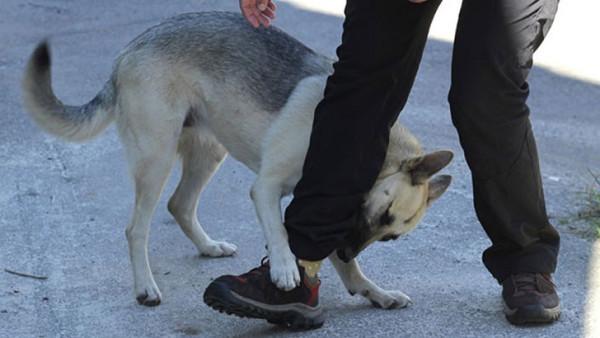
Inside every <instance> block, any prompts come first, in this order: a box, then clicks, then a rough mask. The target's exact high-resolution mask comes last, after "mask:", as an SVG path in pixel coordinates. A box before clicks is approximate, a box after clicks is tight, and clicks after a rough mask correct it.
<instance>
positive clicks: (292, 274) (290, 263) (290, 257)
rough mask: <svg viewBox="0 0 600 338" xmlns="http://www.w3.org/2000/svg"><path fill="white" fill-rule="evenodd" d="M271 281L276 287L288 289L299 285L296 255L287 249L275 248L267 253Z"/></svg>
mask: <svg viewBox="0 0 600 338" xmlns="http://www.w3.org/2000/svg"><path fill="white" fill-rule="evenodd" d="M269 265H270V273H271V281H272V282H273V284H275V285H276V286H277V287H278V288H280V289H282V290H285V291H289V290H292V289H294V288H296V287H297V286H299V285H300V272H299V271H298V266H297V265H296V257H295V256H294V254H293V253H292V252H291V251H290V250H289V249H288V250H287V252H286V251H285V250H281V251H279V250H277V251H273V252H271V254H270V255H269Z"/></svg>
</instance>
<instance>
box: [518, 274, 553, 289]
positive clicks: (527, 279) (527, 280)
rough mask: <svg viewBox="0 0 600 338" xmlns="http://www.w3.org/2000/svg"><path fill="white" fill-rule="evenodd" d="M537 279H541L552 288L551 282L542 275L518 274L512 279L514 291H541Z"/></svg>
mask: <svg viewBox="0 0 600 338" xmlns="http://www.w3.org/2000/svg"><path fill="white" fill-rule="evenodd" d="M538 276H539V277H538ZM537 278H543V279H544V282H547V283H549V284H550V285H551V286H552V287H554V283H553V282H552V280H551V279H550V278H548V277H546V276H544V275H542V274H520V275H516V276H514V277H513V282H514V285H515V289H516V290H518V291H542V290H539V287H538V280H537Z"/></svg>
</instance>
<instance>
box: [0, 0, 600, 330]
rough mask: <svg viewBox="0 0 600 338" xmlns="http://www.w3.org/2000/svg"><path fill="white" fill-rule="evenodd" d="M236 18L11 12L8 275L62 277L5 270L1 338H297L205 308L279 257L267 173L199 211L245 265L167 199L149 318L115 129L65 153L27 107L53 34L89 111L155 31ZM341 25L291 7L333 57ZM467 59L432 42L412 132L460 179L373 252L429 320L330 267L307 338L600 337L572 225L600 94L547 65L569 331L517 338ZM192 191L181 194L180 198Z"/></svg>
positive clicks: (224, 186) (33, 4) (6, 97)
mask: <svg viewBox="0 0 600 338" xmlns="http://www.w3.org/2000/svg"><path fill="white" fill-rule="evenodd" d="M296 2H298V1H296ZM309 2H310V1H309ZM313 2H314V1H313ZM235 3H236V2H235V1H233V0H231V1H226V2H225V1H217V0H214V1H188V0H185V1H184V0H173V1H169V2H165V1H158V0H131V1H116V0H107V1H91V0H81V1H77V2H75V1H70V0H45V1H44V0H32V1H20V0H4V1H3V2H2V10H1V11H0V32H1V33H0V46H2V47H0V125H1V126H2V127H1V128H0V140H1V141H0V173H1V174H0V186H1V187H2V189H1V191H0V206H1V207H0V269H12V270H18V271H22V272H28V273H34V274H39V275H44V276H47V277H48V279H47V280H45V281H39V280H32V279H28V278H23V277H17V276H13V275H10V274H7V273H4V272H3V271H2V270H0V336H1V337H17V336H53V337H54V336H61V337H62V336H65V337H82V336H84V337H87V336H100V337H141V336H148V337H164V336H192V335H199V336H207V337H208V336H219V337H229V336H252V335H254V336H259V335H269V336H270V335H273V336H285V335H288V333H287V332H285V331H281V330H280V329H277V328H273V327H271V326H269V325H267V324H266V323H264V322H262V321H254V320H242V319H238V318H234V317H229V316H224V315H221V314H219V313H216V312H214V311H212V310H210V309H209V308H208V307H206V306H205V305H204V304H203V303H202V301H201V295H202V292H203V290H204V288H205V287H206V285H207V284H208V283H209V282H210V280H211V279H212V278H214V277H216V276H219V275H221V274H223V273H230V272H242V271H245V270H247V269H248V268H250V267H252V266H255V265H256V264H257V263H258V262H259V260H260V258H261V256H262V255H263V254H264V250H263V243H264V241H263V237H262V234H261V232H260V230H259V225H258V224H257V222H256V218H255V215H254V211H253V209H252V205H251V203H250V200H249V199H248V189H249V186H250V184H251V182H252V179H253V175H252V174H251V173H250V172H249V171H248V170H247V169H245V168H244V167H243V166H242V165H240V164H239V163H237V162H235V161H234V160H231V159H228V160H227V162H226V163H225V165H224V166H223V167H222V169H221V171H220V172H219V173H218V174H217V176H216V177H215V178H214V181H213V182H212V183H211V185H210V186H209V187H208V189H207V191H206V192H205V194H204V197H203V199H202V204H201V207H200V211H199V214H200V218H201V220H202V221H203V223H204V226H205V228H206V229H207V231H208V232H209V233H210V234H211V235H212V236H213V237H214V238H217V239H228V240H230V241H232V242H235V243H236V244H237V245H238V246H239V255H238V256H237V257H234V258H224V259H204V258H198V257H197V256H196V254H195V251H194V250H195V249H194V247H193V245H192V244H191V243H190V242H189V241H188V240H187V239H186V238H185V237H184V236H183V234H182V233H181V231H180V230H179V228H178V227H177V225H176V224H175V223H174V221H173V220H172V218H171V216H170V215H169V214H168V213H167V211H166V208H165V200H166V197H165V198H163V199H162V202H161V204H160V205H159V208H158V211H157V213H156V215H155V218H154V222H153V228H152V235H151V242H150V257H151V264H152V267H153V270H154V274H155V278H156V280H157V283H158V284H159V286H160V287H161V290H162V292H163V296H164V302H163V304H162V305H161V306H160V307H158V308H152V309H149V308H143V307H140V306H138V305H136V303H135V301H134V298H133V294H132V279H131V272H130V268H129V262H128V254H127V245H126V241H125V237H124V231H123V230H124V226H125V224H126V223H127V220H128V217H129V214H130V209H131V205H132V192H131V185H130V183H129V180H128V177H127V173H126V168H125V163H124V160H123V156H122V153H121V148H120V145H119V143H118V141H117V138H116V135H115V132H114V130H113V129H110V130H109V131H108V132H107V133H105V134H104V135H103V136H102V137H100V138H98V139H97V140H94V141H92V142H90V143H87V144H84V145H72V144H65V143H63V142H61V141H58V140H56V139H54V138H52V137H48V136H46V135H44V134H42V133H41V132H40V131H39V130H38V129H37V128H36V127H35V126H33V124H32V123H31V121H30V120H29V119H28V118H27V116H26V115H25V114H24V112H23V110H22V108H21V106H20V93H19V80H20V77H21V73H22V69H23V66H24V61H25V59H26V57H27V56H28V54H29V53H30V51H31V50H32V48H33V46H34V45H35V43H36V42H38V41H39V40H40V39H42V38H43V37H46V36H50V37H51V42H52V47H53V53H54V56H55V58H54V60H55V64H54V75H55V78H54V85H55V88H56V91H57V93H58V95H59V96H60V97H61V98H62V99H63V100H64V101H66V102H71V103H83V102H84V101H86V100H88V99H89V98H91V97H92V96H93V95H94V94H95V93H96V91H97V90H98V89H99V88H100V86H101V85H102V84H103V82H104V81H105V79H106V78H107V76H108V74H109V72H110V67H111V63H112V59H113V58H114V57H115V55H116V54H117V52H118V51H119V50H120V48H121V47H122V46H124V44H125V43H126V42H127V41H129V40H130V39H131V38H133V37H134V36H135V35H137V34H139V33H140V32H141V31H143V30H144V29H145V28H147V27H148V26H150V25H152V24H155V23H157V22H159V21H160V20H161V19H162V18H165V17H168V16H171V15H174V14H176V13H181V12H187V11H199V10H206V9H229V10H235V9H236V7H235ZM341 22H342V19H341V17H340V16H336V15H333V14H324V12H316V11H312V10H310V9H307V8H306V7H297V6H296V5H292V4H289V3H283V2H281V3H280V11H279V18H278V21H277V24H278V25H279V26H281V27H283V28H284V29H286V30H287V31H289V32H290V33H292V35H294V36H296V37H298V38H299V39H300V40H302V41H304V42H306V43H307V44H308V45H310V46H311V47H313V48H315V49H316V50H318V51H320V52H323V53H326V54H328V55H333V52H334V49H335V46H336V44H337V43H338V41H339V35H340V30H341V27H340V26H341ZM306 23H308V24H306ZM562 33H563V34H562V36H565V34H564V32H562ZM559 35H561V34H559ZM551 38H552V35H551ZM450 53H451V45H450V44H449V43H448V42H444V41H441V40H435V39H432V40H431V41H430V43H429V45H428V48H427V52H426V56H425V59H424V61H423V64H422V68H421V71H420V75H419V79H418V81H417V83H416V86H415V90H414V93H413V95H412V97H411V100H410V103H409V105H408V106H407V108H406V110H405V112H404V113H403V114H402V117H401V119H402V120H403V121H404V123H405V124H406V125H408V126H409V127H410V128H411V129H412V130H413V132H414V133H415V134H416V135H418V137H419V138H420V139H421V140H422V142H423V143H424V144H425V145H426V147H427V148H429V149H437V148H451V149H454V150H455V151H456V153H457V154H459V155H458V156H457V158H456V160H455V162H454V163H453V165H452V166H451V167H450V168H449V169H448V172H450V173H451V174H452V175H453V176H454V177H455V181H454V183H453V185H452V187H451V189H450V191H449V192H448V193H447V194H446V195H445V196H444V197H443V198H442V199H441V200H440V201H439V202H437V203H436V205H435V206H434V207H433V208H432V210H431V211H430V213H429V214H428V216H427V217H426V219H425V220H424V222H423V224H422V225H421V226H420V227H419V228H418V229H417V230H416V231H414V232H413V233H411V234H410V235H409V236H407V237H406V238H404V239H402V240H400V241H397V242H395V243H389V244H388V243H386V244H382V245H378V246H376V247H373V248H370V249H369V250H367V251H366V252H365V253H364V254H363V255H362V256H361V257H360V260H361V262H362V263H363V266H364V270H365V271H366V273H367V274H368V275H369V276H370V277H371V278H372V279H373V280H375V281H377V282H379V283H380V284H381V285H382V286H384V287H386V288H396V289H401V290H403V291H404V292H406V293H407V294H409V295H410V296H411V297H412V299H413V300H414V305H413V306H411V307H410V308H408V309H403V310H391V311H385V310H379V309H374V308H371V307H370V305H369V304H368V303H367V302H365V301H364V300H362V299H359V298H356V297H350V296H349V295H348V294H347V293H346V292H345V291H344V290H343V288H342V285H341V283H340V282H339V280H338V278H337V276H336V275H334V274H333V270H332V268H331V267H330V266H329V265H327V266H326V267H325V269H324V272H323V288H322V303H323V304H324V306H325V308H326V309H327V312H328V320H327V323H326V325H325V326H324V327H323V328H322V329H321V330H318V331H313V332H308V333H305V334H299V333H294V334H293V336H300V335H303V336H326V335H327V336H349V337H353V336H356V337H359V336H367V335H370V336H417V337H427V336H434V337H437V336H448V337H467V336H472V337H481V336H499V337H522V336H528V337H542V336H544V337H545V336H548V337H549V336H554V337H575V336H583V335H586V329H585V326H584V322H585V320H586V318H588V319H593V317H592V316H593V314H592V313H591V310H590V309H591V308H592V306H588V308H587V309H588V310H587V311H586V301H587V299H588V298H589V297H588V296H587V295H588V288H589V287H588V280H589V279H590V278H591V276H589V274H588V271H594V270H597V267H595V266H589V262H590V257H591V256H592V248H593V243H592V241H591V240H588V239H584V238H582V237H581V236H580V235H578V233H579V232H580V231H581V230H582V229H583V228H584V225H582V224H578V223H567V224H561V223H564V222H561V221H560V220H561V219H564V218H565V217H568V216H569V215H571V214H572V213H573V212H574V211H575V210H576V209H577V208H578V207H579V206H580V205H581V201H580V198H581V196H580V195H579V192H580V191H581V190H582V189H583V188H585V186H586V185H587V184H589V183H590V181H591V178H590V176H589V175H588V173H587V169H588V168H589V169H592V170H598V169H600V142H599V138H598V130H599V129H600V87H599V86H597V85H594V84H592V82H582V81H579V80H575V79H574V77H572V76H569V75H564V74H563V75H559V74H557V73H553V72H551V71H548V70H547V69H546V68H536V69H535V71H534V72H533V74H532V77H531V87H532V96H531V107H532V110H533V120H534V125H535V132H536V134H537V136H538V143H539V148H540V153H541V156H542V168H543V175H544V182H545V184H546V194H547V200H548V210H549V213H550V214H551V216H552V217H553V220H554V223H555V224H557V226H558V228H559V231H560V232H561V234H562V236H563V247H562V251H561V256H560V267H559V270H558V272H557V275H556V280H557V282H558V284H559V285H560V287H561V295H562V298H563V308H564V310H563V317H562V319H561V320H560V322H558V323H557V324H555V325H553V326H550V327H545V328H524V329H517V328H513V327H511V326H509V325H508V324H506V323H505V321H504V319H503V316H502V313H501V306H500V304H501V302H500V298H499V291H500V289H499V287H498V286H497V285H496V284H495V282H494V281H493V280H492V279H491V278H490V277H489V276H488V274H487V272H486V271H485V270H484V268H483V266H482V264H481V263H480V255H481V252H482V250H483V249H484V248H485V247H486V246H487V245H488V244H489V243H488V240H487V238H486V237H485V234H484V232H483V231H482V229H481V228H480V227H479V225H478V224H477V222H476V219H475V216H474V213H473V211H472V207H471V204H472V196H471V192H470V191H471V188H470V182H469V178H468V171H467V168H466V166H465V163H464V160H463V158H462V156H461V155H460V154H461V152H460V148H459V146H458V143H457V137H456V133H455V131H454V129H453V128H452V125H451V122H450V118H449V114H448V105H447V103H446V101H445V97H446V93H447V90H448V86H449V56H450ZM175 176H176V175H174V177H173V179H172V180H171V182H170V184H169V186H168V188H167V191H168V192H170V191H172V189H173V188H174V184H175V182H176V181H175V179H176V177H175ZM587 335H590V336H591V335H592V333H591V332H590V331H588V332H587Z"/></svg>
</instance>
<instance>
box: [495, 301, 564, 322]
mask: <svg viewBox="0 0 600 338" xmlns="http://www.w3.org/2000/svg"><path fill="white" fill-rule="evenodd" d="M504 315H505V316H506V319H507V320H508V321H509V322H510V323H511V324H513V325H535V324H550V323H553V322H555V321H556V320H558V318H560V306H556V307H554V308H549V309H548V308H545V307H544V306H543V305H541V304H537V305H528V306H523V307H519V308H516V309H511V308H509V307H508V306H507V305H506V303H504Z"/></svg>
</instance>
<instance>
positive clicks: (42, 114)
mask: <svg viewBox="0 0 600 338" xmlns="http://www.w3.org/2000/svg"><path fill="white" fill-rule="evenodd" d="M51 82H52V78H51V72H50V53H49V50H48V43H47V42H46V41H44V42H42V43H40V44H39V45H38V46H37V47H36V49H35V51H34V52H33V54H32V55H31V58H30V59H29V62H28V63H27V68H26V69H25V77H24V78H23V101H24V105H25V109H26V110H27V111H28V112H29V114H30V115H31V117H32V118H33V120H34V121H35V122H36V123H37V124H38V125H39V126H40V127H41V128H42V129H44V130H45V131H47V132H48V133H50V134H53V135H56V136H59V137H62V138H64V139H66V140H68V141H73V142H81V141H85V140H88V139H90V138H92V137H94V136H96V135H98V134H99V133H100V132H102V131H103V130H104V129H106V127H107V126H108V125H109V124H110V123H111V122H112V120H113V119H114V115H115V102H116V98H115V83H114V82H115V81H114V79H111V80H109V81H108V82H107V83H106V85H105V86H104V88H103V89H102V90H101V91H100V93H98V95H96V97H95V98H94V99H92V100H91V101H90V102H88V103H86V104H84V105H83V106H68V105H65V104H63V103H62V102H61V101H60V100H59V99H58V98H56V96H55V95H54V92H53V91H52V83H51Z"/></svg>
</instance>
